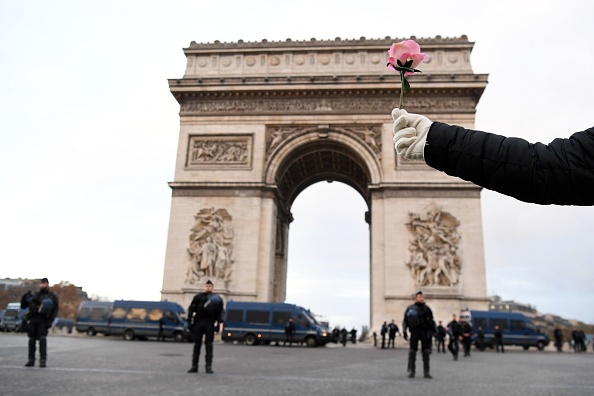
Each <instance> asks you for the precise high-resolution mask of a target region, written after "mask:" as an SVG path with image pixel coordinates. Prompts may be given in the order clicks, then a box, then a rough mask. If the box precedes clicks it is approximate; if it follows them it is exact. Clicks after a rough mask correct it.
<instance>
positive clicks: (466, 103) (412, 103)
mask: <svg viewBox="0 0 594 396" xmlns="http://www.w3.org/2000/svg"><path fill="white" fill-rule="evenodd" d="M397 105H398V99H397V98H396V99H395V98H387V97H386V98H370V99H369V100H366V101H361V102H359V101H353V100H348V99H342V98H338V99H334V98H331V99H320V98H309V99H308V100H301V99H288V98H286V99H285V98H283V99H276V100H266V99H257V100H255V99H254V100H253V99H249V100H248V98H245V99H217V100H199V101H197V100H188V101H185V102H183V103H182V104H181V114H182V115H193V114H217V113H227V112H241V113H245V114H249V113H261V112H265V113H282V114H295V113H303V112H326V111H328V112H338V113H340V112H343V113H349V114H359V113H379V112H381V109H385V108H393V107H395V106H397ZM475 106H476V101H475V100H474V99H472V98H466V97H459V98H457V97H454V98H452V97H449V98H448V97H410V98H408V99H407V107H408V108H410V109H414V110H415V111H418V112H421V111H423V110H429V109H432V110H439V111H469V110H475ZM330 109H331V110H330ZM411 111H412V110H411Z"/></svg>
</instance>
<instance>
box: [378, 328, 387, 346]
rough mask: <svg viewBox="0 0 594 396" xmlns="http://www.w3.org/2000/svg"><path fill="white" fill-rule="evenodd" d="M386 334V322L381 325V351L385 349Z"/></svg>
mask: <svg viewBox="0 0 594 396" xmlns="http://www.w3.org/2000/svg"><path fill="white" fill-rule="evenodd" d="M386 333H388V325H387V323H386V322H384V324H383V325H382V330H381V331H380V334H381V335H382V349H386Z"/></svg>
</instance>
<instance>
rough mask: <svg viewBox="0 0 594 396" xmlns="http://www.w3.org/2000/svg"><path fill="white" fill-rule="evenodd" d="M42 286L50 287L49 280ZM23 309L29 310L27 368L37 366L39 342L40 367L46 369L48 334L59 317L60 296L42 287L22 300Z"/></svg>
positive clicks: (44, 279)
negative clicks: (36, 355)
mask: <svg viewBox="0 0 594 396" xmlns="http://www.w3.org/2000/svg"><path fill="white" fill-rule="evenodd" d="M41 283H42V284H44V283H45V284H46V285H48V283H49V282H48V280H47V278H43V279H42V280H41ZM21 308H23V309H25V308H28V309H29V312H28V313H27V317H26V319H27V333H28V336H29V356H28V360H27V364H25V366H26V367H33V366H34V365H35V347H36V342H37V341H39V367H45V366H46V362H47V332H48V329H49V328H50V327H51V326H52V322H53V321H54V319H55V318H56V316H57V315H58V296H56V295H55V294H54V293H52V292H51V291H49V285H48V286H47V287H41V288H40V290H39V291H38V292H37V293H35V294H33V293H31V292H27V293H26V294H25V295H24V296H23V298H22V299H21Z"/></svg>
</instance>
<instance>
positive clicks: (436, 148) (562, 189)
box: [424, 122, 594, 206]
mask: <svg viewBox="0 0 594 396" xmlns="http://www.w3.org/2000/svg"><path fill="white" fill-rule="evenodd" d="M424 155H425V162H426V163H427V165H429V166H431V167H433V168H435V169H437V170H440V171H443V172H445V173H447V174H448V175H450V176H457V177H459V178H461V179H464V180H467V181H471V182H473V183H475V184H477V185H479V186H482V187H485V188H487V189H489V190H493V191H497V192H500V193H502V194H505V195H509V196H511V197H514V198H517V199H519V200H521V201H525V202H532V203H537V204H541V205H549V204H555V205H583V206H586V205H594V128H589V129H587V130H585V131H583V132H577V133H575V134H573V135H572V136H571V137H570V138H569V139H555V140H553V141H552V142H551V143H549V144H548V145H545V144H542V143H534V144H532V143H528V142H527V141H526V140H523V139H519V138H507V137H504V136H500V135H495V134H492V133H486V132H481V131H474V130H469V129H464V128H462V127H459V126H453V125H448V124H444V123H441V122H434V123H433V124H432V125H431V128H430V129H429V133H428V134H427V145H426V146H425V152H424Z"/></svg>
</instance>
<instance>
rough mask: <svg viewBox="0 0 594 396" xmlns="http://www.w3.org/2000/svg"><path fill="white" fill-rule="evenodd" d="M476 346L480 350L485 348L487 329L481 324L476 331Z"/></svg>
mask: <svg viewBox="0 0 594 396" xmlns="http://www.w3.org/2000/svg"><path fill="white" fill-rule="evenodd" d="M476 347H477V348H478V349H479V351H484V350H485V331H484V330H483V328H482V327H481V326H479V327H478V330H477V332H476Z"/></svg>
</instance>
